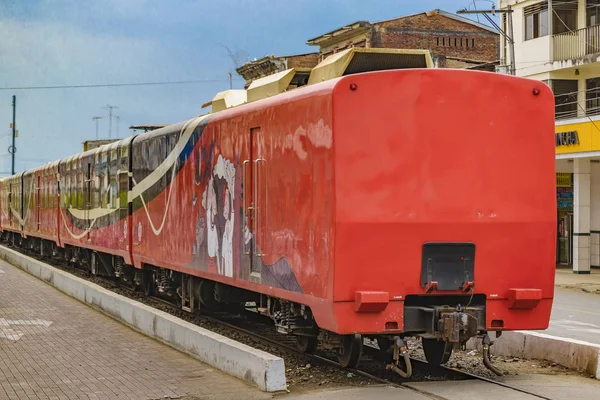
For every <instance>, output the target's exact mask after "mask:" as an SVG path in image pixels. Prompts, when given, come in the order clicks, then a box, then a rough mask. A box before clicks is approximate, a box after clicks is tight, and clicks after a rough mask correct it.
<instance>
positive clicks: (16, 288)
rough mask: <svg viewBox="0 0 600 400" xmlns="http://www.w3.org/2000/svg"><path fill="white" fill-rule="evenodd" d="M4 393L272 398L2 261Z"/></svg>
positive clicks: (0, 371) (0, 381)
mask: <svg viewBox="0 0 600 400" xmlns="http://www.w3.org/2000/svg"><path fill="white" fill-rule="evenodd" d="M0 386H1V389H0V399H11V400H13V399H19V400H20V399H135V400H138V399H164V398H190V399H192V398H201V399H205V398H210V399H268V398H271V396H270V395H268V394H266V393H263V392H260V391H259V390H258V389H254V388H251V387H250V386H248V385H247V384H245V383H244V382H242V381H240V380H237V379H235V378H233V377H231V376H229V375H226V374H224V373H222V372H220V371H218V370H215V369H213V368H211V367H210V366H208V365H206V364H204V363H202V362H200V361H198V360H196V359H194V358H192V357H190V356H188V355H186V354H183V353H180V352H178V351H177V350H174V349H172V348H170V347H168V346H166V345H164V344H162V343H159V342H157V341H156V340H154V339H150V338H148V337H146V336H144V335H142V334H140V333H138V332H136V331H134V330H132V329H130V328H128V327H126V326H124V325H122V324H120V323H118V322H116V321H115V320H113V319H111V318H109V317H107V316H105V315H104V314H102V313H100V312H98V311H96V310H94V309H92V308H90V307H88V306H86V305H84V304H82V303H80V302H78V301H77V300H74V299H72V298H70V297H68V296H67V295H65V294H63V293H61V292H59V291H58V290H56V289H54V288H53V287H51V286H48V285H47V284H45V283H44V282H43V281H41V280H39V279H37V278H35V277H33V276H31V275H29V274H27V273H25V272H23V271H21V270H20V269H18V268H16V267H13V266H11V265H9V264H7V263H5V262H4V261H0Z"/></svg>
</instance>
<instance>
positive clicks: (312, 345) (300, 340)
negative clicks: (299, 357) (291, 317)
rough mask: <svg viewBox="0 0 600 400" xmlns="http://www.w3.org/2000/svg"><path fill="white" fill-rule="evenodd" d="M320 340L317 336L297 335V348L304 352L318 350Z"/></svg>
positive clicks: (310, 352)
mask: <svg viewBox="0 0 600 400" xmlns="http://www.w3.org/2000/svg"><path fill="white" fill-rule="evenodd" d="M318 344H319V340H318V339H317V337H316V336H304V335H297V336H296V348H297V349H298V351H301V352H303V353H309V354H312V353H314V352H315V350H317V346H318Z"/></svg>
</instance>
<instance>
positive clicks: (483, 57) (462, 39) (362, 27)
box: [307, 10, 500, 70]
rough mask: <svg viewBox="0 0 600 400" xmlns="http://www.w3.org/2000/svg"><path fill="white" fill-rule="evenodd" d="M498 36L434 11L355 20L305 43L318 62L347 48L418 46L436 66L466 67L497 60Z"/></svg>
mask: <svg viewBox="0 0 600 400" xmlns="http://www.w3.org/2000/svg"><path fill="white" fill-rule="evenodd" d="M498 38H499V34H498V32H496V30H494V29H492V28H490V27H489V26H487V25H483V24H480V23H478V22H475V21H473V20H471V19H468V18H464V17H461V16H459V15H456V14H452V13H449V12H446V11H442V10H433V11H428V12H423V13H418V14H413V15H407V16H403V17H398V18H393V19H389V20H386V21H380V22H372V23H371V22H367V21H357V22H354V23H352V24H349V25H346V26H343V27H340V28H338V29H335V30H333V31H331V32H327V33H325V34H323V35H320V36H318V37H315V38H313V39H310V40H308V41H307V44H308V45H310V46H319V58H320V60H321V61H322V60H323V59H325V58H327V57H328V56H330V55H332V54H335V53H336V52H339V51H342V50H344V49H347V48H350V47H366V48H390V49H421V50H429V51H431V53H432V57H433V59H434V62H436V63H437V66H438V67H442V68H444V67H446V68H465V67H473V66H486V65H493V64H495V63H497V62H498V60H499V54H500V53H499V43H498ZM492 70H493V68H492Z"/></svg>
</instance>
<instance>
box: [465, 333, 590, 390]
mask: <svg viewBox="0 0 600 400" xmlns="http://www.w3.org/2000/svg"><path fill="white" fill-rule="evenodd" d="M467 349H469V350H473V349H477V350H480V349H481V341H478V340H473V339H471V340H469V341H468V342H467ZM490 352H491V353H492V355H497V356H504V357H518V358H524V359H531V360H545V361H550V362H555V363H557V364H559V365H562V366H564V367H567V368H569V369H573V370H575V371H578V372H584V373H586V374H589V375H590V376H592V377H594V378H596V379H600V345H597V344H594V343H589V342H584V341H581V340H575V339H567V338H562V337H558V336H551V335H546V334H543V333H538V332H523V331H510V332H504V333H503V334H502V336H500V337H499V338H497V339H495V340H494V345H493V346H491V347H490Z"/></svg>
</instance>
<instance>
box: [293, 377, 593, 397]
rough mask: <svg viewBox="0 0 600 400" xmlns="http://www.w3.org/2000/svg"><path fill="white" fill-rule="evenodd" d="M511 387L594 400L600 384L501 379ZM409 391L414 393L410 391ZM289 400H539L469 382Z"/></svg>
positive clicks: (341, 392) (368, 389) (559, 379)
mask: <svg viewBox="0 0 600 400" xmlns="http://www.w3.org/2000/svg"><path fill="white" fill-rule="evenodd" d="M502 381H503V382H504V383H507V384H509V385H511V386H514V387H517V388H520V389H523V390H526V391H528V392H531V393H535V394H537V395H541V396H544V397H547V398H549V399H553V400H564V399H570V400H596V399H598V398H599V397H600V395H599V393H600V382H598V381H596V380H593V379H586V378H582V377H579V376H573V375H543V374H538V375H519V376H507V377H503V378H502ZM410 388H412V389H414V390H411V389H410ZM283 398H285V399H289V400H324V399H327V400H359V399H360V400H362V399H377V400H397V399H402V400H425V399H438V400H440V399H444V400H465V399H486V400H506V399H510V400H535V399H539V397H537V396H535V395H532V394H527V393H522V392H519V391H515V390H512V389H509V388H505V387H502V386H498V385H495V384H493V383H488V382H483V381H476V380H468V381H446V382H418V383H410V384H407V388H395V387H389V386H369V387H361V388H351V389H334V390H325V391H319V392H313V393H303V394H298V395H295V394H290V395H288V396H286V397H282V399H283Z"/></svg>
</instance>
